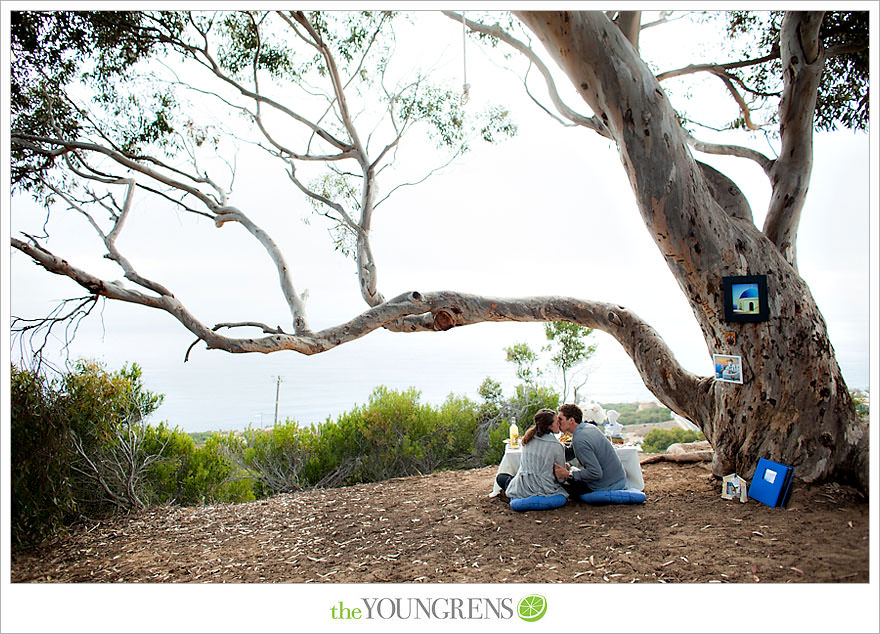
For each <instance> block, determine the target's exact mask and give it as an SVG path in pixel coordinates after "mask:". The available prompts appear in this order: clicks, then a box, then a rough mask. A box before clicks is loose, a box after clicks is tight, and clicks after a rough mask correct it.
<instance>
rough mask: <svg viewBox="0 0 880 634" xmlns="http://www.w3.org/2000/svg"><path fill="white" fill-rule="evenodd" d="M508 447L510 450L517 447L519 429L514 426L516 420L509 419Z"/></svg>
mask: <svg viewBox="0 0 880 634" xmlns="http://www.w3.org/2000/svg"><path fill="white" fill-rule="evenodd" d="M510 447H511V449H516V448H517V447H519V427H517V426H516V418H511V419H510Z"/></svg>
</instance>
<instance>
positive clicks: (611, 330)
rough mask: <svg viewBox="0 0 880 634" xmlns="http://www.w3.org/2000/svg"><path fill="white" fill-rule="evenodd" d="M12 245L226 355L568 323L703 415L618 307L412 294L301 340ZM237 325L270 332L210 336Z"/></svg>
mask: <svg viewBox="0 0 880 634" xmlns="http://www.w3.org/2000/svg"><path fill="white" fill-rule="evenodd" d="M12 246H13V247H15V248H17V249H19V250H20V251H22V252H23V253H25V254H27V255H29V256H31V257H32V258H34V260H36V261H37V263H38V264H39V265H40V266H42V267H43V268H45V269H46V270H47V271H49V272H51V273H56V274H59V275H65V276H67V277H70V278H71V279H73V280H74V281H75V282H77V283H78V284H80V285H81V286H83V287H84V288H86V289H88V290H89V291H90V292H91V293H94V294H95V295H101V296H104V297H108V298H111V299H119V300H122V301H127V302H132V303H137V304H142V305H145V306H150V307H152V308H158V309H160V310H164V311H166V312H168V313H169V314H171V315H172V316H174V317H175V318H176V319H177V320H178V321H180V322H181V323H182V324H183V325H184V327H186V328H187V329H188V330H189V331H190V332H192V333H193V334H195V335H196V336H197V337H198V338H199V339H201V340H203V341H205V343H206V344H207V346H208V347H209V348H212V349H220V350H225V351H227V352H233V353H244V352H261V353H269V352H276V351H280V350H293V351H296V352H300V353H302V354H307V355H311V354H317V353H320V352H324V351H326V350H330V349H332V348H335V347H337V346H339V345H342V344H344V343H347V342H349V341H353V340H355V339H358V338H360V337H363V336H364V335H366V334H368V333H370V332H372V331H374V330H376V329H378V328H382V327H385V326H388V325H390V324H393V323H400V322H401V320H403V319H405V318H407V317H412V316H427V315H429V314H430V315H431V316H432V317H433V321H432V322H431V323H432V326H431V327H430V328H429V327H427V323H428V322H427V321H426V320H424V319H423V320H422V324H424V325H425V327H424V328H423V329H425V330H428V329H430V330H448V329H449V328H452V327H455V326H463V325H468V324H476V323H482V322H488V321H492V322H501V321H516V322H549V321H571V322H573V323H578V324H581V325H583V326H586V327H588V328H596V329H599V330H602V331H604V332H607V333H608V334H610V335H611V336H613V337H614V338H615V339H617V341H618V342H619V343H620V344H621V345H622V346H623V348H624V349H625V350H626V352H627V354H629V356H630V357H631V358H632V360H633V362H634V363H635V364H636V367H637V368H638V369H639V372H640V373H641V375H642V378H643V379H644V380H645V384H646V385H647V387H648V388H649V389H650V390H651V391H652V392H653V393H654V394H655V395H656V396H657V397H658V398H660V399H662V400H663V402H664V403H666V404H667V405H669V406H670V407H672V408H673V409H674V410H675V411H678V412H680V413H687V415H689V416H694V403H695V396H694V395H695V394H698V395H702V396H700V397H698V398H697V401H698V402H700V403H702V405H700V407H701V408H705V412H703V413H708V411H709V403H710V401H709V399H708V394H709V391H710V390H709V388H710V386H711V384H712V382H713V379H711V378H701V377H698V376H696V375H694V374H692V373H690V372H688V371H687V370H685V369H684V368H682V367H681V366H680V364H679V363H678V362H677V361H676V359H675V356H674V355H673V354H672V351H671V350H670V349H669V347H668V346H667V345H666V343H665V342H664V341H663V339H662V338H661V337H660V335H659V334H658V333H657V332H656V331H655V330H654V329H653V328H652V327H651V326H650V325H649V324H647V323H646V322H645V321H643V320H642V319H641V318H639V317H638V316H637V315H636V314H635V313H633V312H631V311H629V310H627V309H626V308H624V307H622V306H617V305H613V304H607V303H604V302H592V301H584V300H578V299H574V298H569V297H556V296H549V297H525V298H500V297H484V296H477V295H470V294H465V293H456V292H451V291H442V292H435V293H424V294H423V293H419V292H416V291H413V292H411V293H406V294H404V295H400V296H398V297H395V298H394V299H391V300H388V301H387V302H384V303H382V304H381V305H379V306H376V307H373V308H370V309H369V310H367V311H365V312H363V313H361V314H360V315H358V316H357V317H354V318H353V319H351V320H349V321H348V322H345V323H343V324H339V325H337V326H332V327H330V328H326V329H324V330H321V331H318V332H310V333H308V334H302V335H296V334H294V335H291V334H285V333H282V332H279V330H280V329H271V328H269V327H267V326H265V325H264V324H257V323H247V324H244V323H240V324H218V326H215V327H214V328H208V327H206V326H205V325H203V324H202V323H201V322H199V321H198V320H197V319H195V317H194V316H193V315H191V314H190V313H189V312H188V311H187V310H186V309H185V307H184V306H183V305H182V304H181V303H180V302H179V301H177V300H176V299H175V298H170V297H161V298H154V297H150V296H146V295H144V294H142V293H139V292H137V291H131V290H128V289H123V288H121V287H119V286H118V285H115V284H113V283H112V282H107V281H104V280H101V279H99V278H96V277H95V276H93V275H91V274H89V273H86V272H85V271H82V270H81V269H78V268H76V267H74V266H72V265H70V264H69V263H67V262H65V261H64V260H61V259H60V258H57V257H56V256H54V255H52V254H51V253H50V252H48V251H46V250H45V249H43V248H42V247H40V246H39V245H30V244H27V243H25V242H22V241H20V240H17V239H15V238H13V239H12ZM411 323H414V322H411ZM237 325H251V326H254V325H258V326H259V327H261V328H263V329H264V331H268V332H271V333H272V334H270V335H269V336H265V337H256V338H250V337H248V338H234V337H227V336H224V335H221V334H219V333H218V332H217V330H218V329H219V328H220V327H223V326H237Z"/></svg>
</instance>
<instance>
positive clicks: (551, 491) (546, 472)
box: [498, 409, 568, 498]
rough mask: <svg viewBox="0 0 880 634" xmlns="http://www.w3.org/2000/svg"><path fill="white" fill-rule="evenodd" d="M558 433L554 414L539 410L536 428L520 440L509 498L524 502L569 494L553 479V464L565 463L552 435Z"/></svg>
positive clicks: (560, 448) (509, 485)
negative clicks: (540, 496) (519, 461)
mask: <svg viewBox="0 0 880 634" xmlns="http://www.w3.org/2000/svg"><path fill="white" fill-rule="evenodd" d="M558 431H559V424H558V422H557V421H556V412H554V411H553V410H552V409H541V410H538V412H537V413H536V414H535V424H534V425H532V426H531V427H530V428H529V429H528V431H526V433H525V434H523V437H522V461H521V463H520V466H519V470H518V471H517V472H516V475H515V476H513V478H512V479H510V481H509V484H507V487H505V486H504V484H502V483H501V481H500V478H501V475H503V474H501V475H499V476H498V477H499V484H500V485H501V487H502V488H505V493H506V494H507V497H509V498H527V497H531V496H533V495H542V496H550V495H557V494H560V493H561V494H562V495H564V496H565V497H566V498H567V497H568V492H567V491H566V490H565V489H563V488H562V485H560V484H559V482H558V481H557V480H556V476H554V475H553V463H554V462H557V463H562V464H564V463H565V448H564V447H563V446H562V443H561V442H559V441H558V440H557V439H556V437H555V436H554V435H553V434H555V433H556V432H558Z"/></svg>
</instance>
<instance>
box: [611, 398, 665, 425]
mask: <svg viewBox="0 0 880 634" xmlns="http://www.w3.org/2000/svg"><path fill="white" fill-rule="evenodd" d="M602 407H603V408H604V409H606V410H609V409H613V410H616V411H617V412H618V413H619V414H620V417H619V418H618V419H617V422H618V423H620V424H621V425H648V424H650V423H665V422H666V421H668V420H672V411H671V410H669V409H667V408H665V407H660V406H657V407H646V408H644V409H639V403H602Z"/></svg>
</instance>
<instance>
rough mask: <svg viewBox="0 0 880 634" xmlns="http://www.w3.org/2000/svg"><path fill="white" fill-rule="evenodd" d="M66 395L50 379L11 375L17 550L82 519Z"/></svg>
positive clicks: (13, 515)
mask: <svg viewBox="0 0 880 634" xmlns="http://www.w3.org/2000/svg"><path fill="white" fill-rule="evenodd" d="M60 396H61V395H60V393H59V392H58V390H57V388H56V386H55V385H53V384H52V383H51V382H50V381H49V380H47V379H46V378H45V377H44V376H42V375H40V374H38V373H36V372H33V371H31V370H26V369H25V370H20V369H18V368H17V367H15V366H14V365H13V366H12V367H11V372H10V390H9V400H10V413H11V430H10V431H11V437H10V441H11V452H10V458H11V463H12V468H11V469H10V470H9V471H8V473H9V474H10V480H11V493H12V499H11V516H10V517H11V522H10V529H11V530H10V535H11V538H12V547H13V548H18V547H21V546H26V545H29V544H31V543H35V542H39V541H41V540H43V539H45V538H47V537H50V536H51V535H53V534H55V533H58V532H59V531H61V530H62V529H63V528H64V526H65V525H67V524H68V523H69V522H70V521H72V519H73V518H74V517H75V516H76V510H77V509H76V500H75V499H74V497H73V489H72V487H71V483H70V477H71V473H70V452H69V449H68V444H67V443H68V440H67V439H68V425H67V418H66V416H64V411H63V407H62V406H61V404H60V402H59V401H60Z"/></svg>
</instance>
